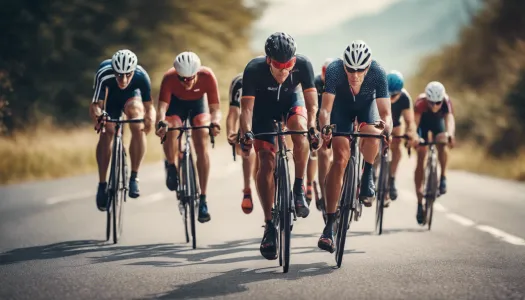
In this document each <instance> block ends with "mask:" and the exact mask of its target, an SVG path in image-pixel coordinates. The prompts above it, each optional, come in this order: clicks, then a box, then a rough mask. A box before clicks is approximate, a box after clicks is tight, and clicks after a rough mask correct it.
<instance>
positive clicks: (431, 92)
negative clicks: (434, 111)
mask: <svg viewBox="0 0 525 300" xmlns="http://www.w3.org/2000/svg"><path fill="white" fill-rule="evenodd" d="M425 94H426V96H427V99H428V100H429V101H431V102H440V101H443V98H445V87H444V86H443V84H442V83H441V82H439V81H431V82H429V84H427V87H426V88H425Z"/></svg>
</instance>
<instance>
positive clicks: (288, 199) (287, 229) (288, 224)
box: [279, 158, 293, 273]
mask: <svg viewBox="0 0 525 300" xmlns="http://www.w3.org/2000/svg"><path fill="white" fill-rule="evenodd" d="M279 168H280V169H279V198H280V206H281V207H280V215H281V216H282V217H281V220H282V222H281V224H280V225H281V228H280V230H279V232H280V233H281V237H280V240H281V242H280V244H281V246H280V247H279V248H280V249H281V253H280V254H281V255H282V256H283V259H282V262H283V265H282V266H283V273H288V269H289V267H290V249H291V245H290V241H291V235H292V211H291V209H290V208H291V204H292V200H293V194H292V190H291V188H290V175H289V174H288V164H287V161H286V160H285V159H284V158H281V159H280V163H279Z"/></svg>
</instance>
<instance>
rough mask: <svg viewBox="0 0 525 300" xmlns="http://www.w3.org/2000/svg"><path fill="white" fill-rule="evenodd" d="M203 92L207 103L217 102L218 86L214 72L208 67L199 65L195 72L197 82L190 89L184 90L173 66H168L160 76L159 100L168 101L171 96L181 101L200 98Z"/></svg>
mask: <svg viewBox="0 0 525 300" xmlns="http://www.w3.org/2000/svg"><path fill="white" fill-rule="evenodd" d="M204 94H206V95H207V97H208V104H217V103H219V87H218V84H217V79H216V78H215V74H213V71H212V70H211V69H210V68H208V67H204V66H203V67H201V68H200V69H199V71H198V72H197V82H196V83H195V86H193V88H191V89H190V90H186V89H185V88H184V86H183V85H182V83H181V82H180V81H179V77H178V73H177V70H175V68H173V67H172V68H170V69H169V70H168V71H167V72H166V73H165V74H164V77H163V78H162V83H161V85H160V94H159V101H162V102H166V103H168V104H169V103H170V102H171V100H172V99H173V98H176V99H179V100H183V101H193V100H200V99H201V98H202V97H203V96H204Z"/></svg>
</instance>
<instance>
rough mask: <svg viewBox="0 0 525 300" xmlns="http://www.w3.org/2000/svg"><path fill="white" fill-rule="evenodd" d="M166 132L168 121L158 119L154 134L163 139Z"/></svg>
mask: <svg viewBox="0 0 525 300" xmlns="http://www.w3.org/2000/svg"><path fill="white" fill-rule="evenodd" d="M167 132H168V122H166V121H165V120H162V121H159V122H158V123H157V131H156V132H155V134H156V135H157V136H158V137H160V138H161V139H164V137H165V136H166V133H167Z"/></svg>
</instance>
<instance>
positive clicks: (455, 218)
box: [446, 213, 476, 227]
mask: <svg viewBox="0 0 525 300" xmlns="http://www.w3.org/2000/svg"><path fill="white" fill-rule="evenodd" d="M446 216H447V218H449V219H451V220H453V221H456V222H457V223H459V224H461V225H463V226H467V227H470V226H472V225H474V224H476V223H474V221H472V220H470V219H467V218H465V217H463V216H460V215H457V214H453V213H448V214H446Z"/></svg>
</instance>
